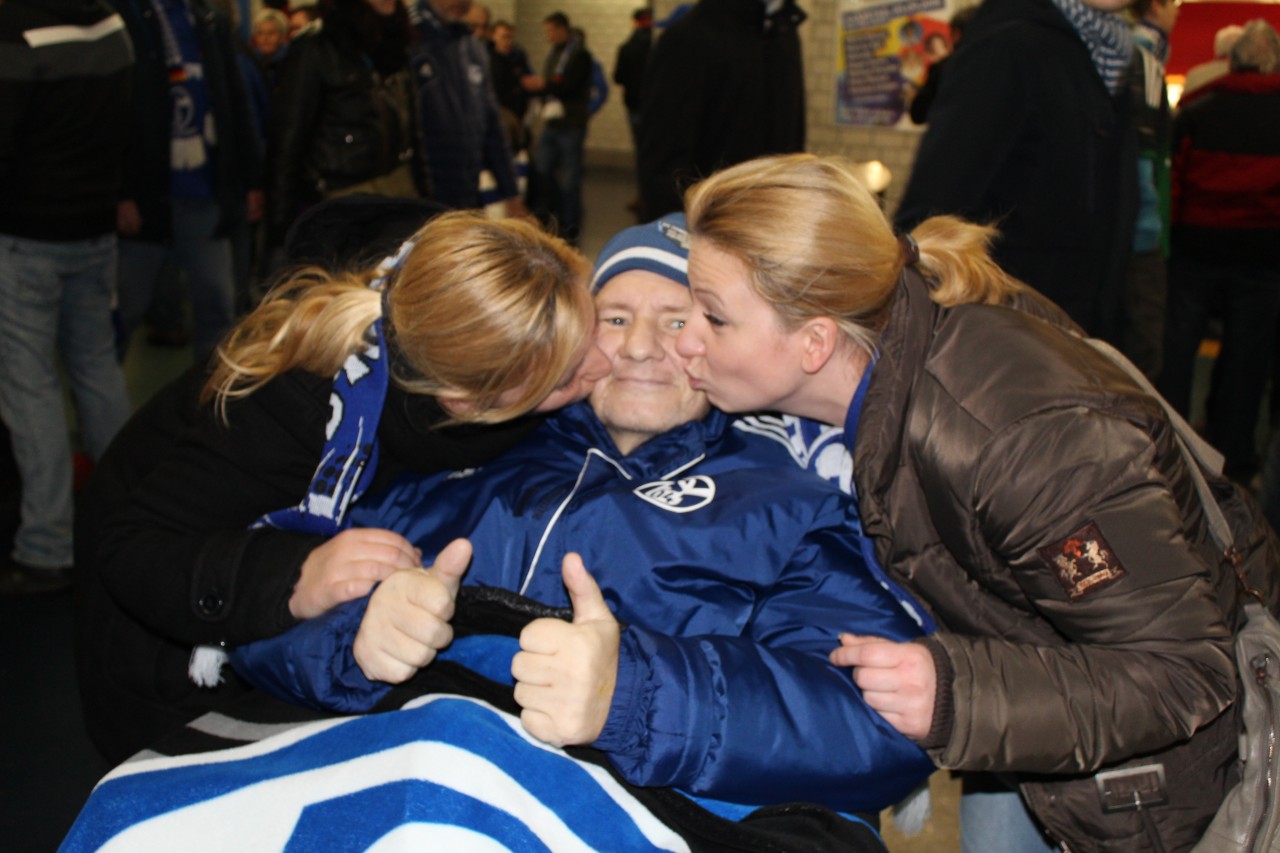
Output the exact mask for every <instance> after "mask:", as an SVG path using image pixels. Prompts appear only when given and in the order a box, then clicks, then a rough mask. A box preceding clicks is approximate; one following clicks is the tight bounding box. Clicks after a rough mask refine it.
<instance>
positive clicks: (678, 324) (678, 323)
mask: <svg viewBox="0 0 1280 853" xmlns="http://www.w3.org/2000/svg"><path fill="white" fill-rule="evenodd" d="M686 322H688V321H687V320H672V321H671V328H673V329H683V328H684V324H685V323H686Z"/></svg>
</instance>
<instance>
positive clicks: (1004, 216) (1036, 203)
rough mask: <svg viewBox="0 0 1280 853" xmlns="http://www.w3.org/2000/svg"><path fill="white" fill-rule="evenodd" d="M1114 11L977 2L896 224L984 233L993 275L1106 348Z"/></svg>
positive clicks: (1129, 229)
mask: <svg viewBox="0 0 1280 853" xmlns="http://www.w3.org/2000/svg"><path fill="white" fill-rule="evenodd" d="M1125 5H1126V3H1125V0H986V2H984V3H983V4H982V6H981V7H980V8H979V9H978V12H977V13H976V14H975V16H974V18H973V21H972V23H971V24H970V26H969V28H968V29H966V31H965V39H964V43H963V44H962V45H961V46H960V48H959V49H958V50H956V52H955V54H954V57H953V59H952V60H951V61H949V63H948V66H947V80H946V81H945V82H944V84H943V85H942V87H941V90H940V91H939V92H938V96H937V100H936V102H935V103H934V105H933V108H932V110H931V111H930V114H929V128H928V130H927V131H926V133H925V135H924V137H923V139H922V140H921V142H920V148H919V151H918V154H917V159H916V164H915V167H914V169H913V171H912V174H911V177H910V180H909V183H908V185H907V188H906V191H905V193H904V196H903V199H902V202H901V204H900V206H899V208H898V212H897V216H896V224H897V226H898V227H899V228H900V229H905V230H910V229H911V228H913V227H915V225H917V224H919V223H920V222H921V221H923V220H924V219H926V218H928V217H929V216H931V215H935V214H940V213H949V214H954V215H957V216H961V217H963V218H965V219H968V220H970V221H976V222H985V223H991V224H993V225H996V226H997V227H998V228H999V229H1000V232H1001V237H1000V239H999V240H998V241H997V242H996V245H995V246H994V255H995V258H996V260H997V262H998V263H999V264H1000V266H1001V267H1002V268H1003V269H1005V270H1006V271H1007V272H1009V273H1010V274H1012V275H1014V276H1016V277H1018V278H1019V279H1021V280H1023V281H1025V282H1026V283H1027V284H1029V285H1031V286H1032V287H1034V288H1035V289H1036V290H1039V291H1040V292H1041V293H1042V294H1044V295H1045V296H1047V297H1049V298H1050V299H1051V300H1053V301H1054V302H1056V303H1058V305H1059V306H1061V307H1062V308H1063V309H1064V310H1065V311H1066V312H1067V313H1068V314H1069V315H1070V316H1071V318H1072V319H1073V320H1075V321H1076V322H1077V323H1078V324H1079V325H1080V326H1082V327H1083V328H1084V329H1085V330H1086V331H1087V332H1089V333H1090V334H1092V335H1095V336H1098V337H1102V338H1105V339H1108V340H1112V341H1115V340H1116V339H1117V338H1118V335H1119V329H1118V326H1119V322H1120V299H1121V294H1122V286H1123V281H1124V271H1125V264H1126V263H1127V262H1128V258H1129V254H1130V250H1131V247H1132V242H1133V230H1134V222H1135V217H1136V211H1137V137H1136V132H1135V130H1134V127H1133V123H1132V116H1131V105H1130V104H1129V102H1128V99H1127V96H1126V90H1125V86H1124V80H1125V71H1126V68H1127V67H1128V64H1129V61H1130V57H1131V54H1132V50H1133V38H1132V33H1131V32H1130V30H1129V27H1128V24H1127V23H1126V21H1125V20H1124V18H1122V17H1121V15H1120V14H1118V11H1119V10H1120V9H1122V8H1124V6H1125Z"/></svg>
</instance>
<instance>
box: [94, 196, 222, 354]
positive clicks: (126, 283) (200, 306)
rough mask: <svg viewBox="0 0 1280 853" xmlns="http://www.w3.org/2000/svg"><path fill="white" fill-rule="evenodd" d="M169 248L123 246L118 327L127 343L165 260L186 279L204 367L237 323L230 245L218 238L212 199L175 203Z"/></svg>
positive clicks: (123, 243) (124, 243)
mask: <svg viewBox="0 0 1280 853" xmlns="http://www.w3.org/2000/svg"><path fill="white" fill-rule="evenodd" d="M172 208H173V223H172V226H173V236H172V239H171V241H170V243H169V245H164V244H162V243H149V242H146V241H144V240H121V241H120V323H121V326H122V329H123V334H124V337H125V341H126V342H127V341H128V339H129V338H130V337H132V335H133V333H134V332H135V331H136V330H137V328H138V326H139V325H140V324H141V323H142V318H143V317H144V316H146V313H147V308H148V306H150V305H151V300H152V297H153V296H154V295H155V291H156V282H157V281H158V280H159V278H160V270H161V267H162V266H163V265H164V262H165V260H166V259H168V260H170V261H172V262H173V264H174V265H175V266H177V267H178V268H179V269H180V270H182V272H184V273H186V276H187V285H188V287H189V288H190V292H191V313H192V319H193V323H194V326H195V328H194V329H193V330H192V335H191V346H192V351H193V352H194V353H195V357H196V360H197V361H203V360H204V359H205V358H207V357H208V356H209V353H210V352H212V351H213V348H214V346H215V345H216V344H217V343H218V341H219V340H220V339H221V338H222V336H223V335H224V334H225V333H226V332H227V330H228V329H230V328H231V325H232V323H234V322H235V283H234V282H235V278H234V274H233V272H232V261H231V241H230V240H229V239H228V238H226V237H218V236H215V235H216V234H217V230H218V223H219V221H220V220H221V218H222V215H221V212H220V210H219V208H218V204H217V202H215V201H213V200H212V199H189V198H175V199H173V200H172Z"/></svg>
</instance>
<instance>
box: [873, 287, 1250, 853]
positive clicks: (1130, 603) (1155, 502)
mask: <svg viewBox="0 0 1280 853" xmlns="http://www.w3.org/2000/svg"><path fill="white" fill-rule="evenodd" d="M1022 301H1024V302H1026V304H1023V305H1019V306H1018V307H1019V308H1021V309H1022V310H1015V309H1014V308H1012V307H997V306H976V305H966V306H959V307H955V308H942V307H940V306H938V305H936V304H934V303H933V302H931V301H930V299H929V295H928V291H927V286H926V284H925V283H924V281H923V280H922V279H920V278H919V277H918V276H916V275H915V274H914V273H913V272H908V274H907V276H906V277H905V279H904V282H903V284H901V285H900V286H899V289H898V293H897V295H896V301H895V304H894V307H893V310H892V313H891V318H890V321H889V324H888V327H887V328H886V330H885V332H884V334H883V337H882V340H881V355H880V358H879V361H878V362H877V364H876V366H875V368H874V371H873V373H872V378H871V381H870V385H869V388H868V393H867V398H866V402H865V404H864V407H863V410H862V417H861V420H860V422H859V424H858V433H857V438H856V442H855V448H854V477H855V481H856V484H857V489H858V495H859V500H860V503H861V509H862V514H863V519H864V524H865V526H866V529H867V531H868V533H870V534H871V535H872V536H874V537H875V542H876V551H877V554H878V556H879V558H880V560H881V561H882V564H883V565H885V566H886V567H888V568H889V569H890V570H891V571H892V572H893V574H894V575H895V576H896V577H897V578H898V579H899V580H900V581H901V582H902V583H904V584H905V585H906V586H907V587H909V588H910V589H911V590H912V591H913V592H914V593H915V594H916V595H918V596H919V597H920V598H921V599H922V600H923V601H924V602H925V603H926V605H927V606H928V607H929V608H930V609H931V610H932V612H933V614H934V615H935V617H936V618H937V619H938V621H939V623H940V624H941V625H942V626H944V628H943V630H942V631H940V632H939V633H938V634H937V635H935V637H934V638H933V639H931V640H929V641H928V642H930V643H931V644H932V650H933V651H934V654H935V659H937V660H938V661H939V662H940V663H941V665H942V666H941V669H940V675H941V678H940V684H939V700H938V711H937V714H936V716H935V725H934V732H932V733H931V735H930V740H931V741H934V742H933V743H926V744H925V745H926V746H931V747H936V748H932V749H931V750H930V752H931V755H932V756H933V758H934V760H935V762H937V764H938V765H939V766H941V767H947V768H956V769H964V770H973V771H987V772H996V773H1003V774H1009V775H1010V776H1011V777H1012V778H1014V779H1016V781H1018V782H1020V783H1021V785H1022V791H1023V794H1024V796H1025V797H1026V798H1027V800H1028V802H1029V803H1030V804H1031V806H1032V809H1033V810H1034V811H1035V813H1036V814H1037V816H1038V817H1039V818H1040V820H1041V821H1042V822H1043V823H1044V825H1045V826H1046V827H1047V828H1048V830H1049V831H1050V833H1051V834H1052V835H1054V836H1055V837H1057V838H1058V839H1060V840H1065V841H1066V842H1067V843H1068V846H1069V849H1070V850H1072V851H1097V852H1098V853H1101V851H1108V853H1109V851H1135V850H1149V849H1159V848H1157V847H1156V845H1155V842H1154V841H1153V838H1152V834H1153V833H1158V834H1159V836H1160V839H1161V841H1160V843H1161V844H1162V845H1163V848H1164V849H1165V850H1169V851H1174V850H1185V849H1189V848H1190V847H1191V846H1192V845H1193V844H1194V843H1195V841H1196V840H1197V839H1198V838H1199V836H1200V834H1201V832H1202V831H1203V828H1204V826H1205V825H1206V824H1207V822H1208V820H1209V818H1210V817H1211V816H1212V814H1213V812H1214V811H1215V810H1216V808H1217V805H1218V803H1219V802H1220V801H1221V799H1222V796H1223V794H1224V793H1225V791H1226V790H1227V789H1228V788H1229V787H1230V785H1231V784H1234V782H1235V781H1236V778H1237V776H1236V774H1237V770H1236V764H1235V756H1236V726H1237V721H1236V714H1235V708H1234V706H1233V700H1234V698H1235V695H1236V689H1237V681H1236V668H1235V665H1234V663H1233V660H1232V656H1231V637H1232V632H1233V630H1234V627H1235V624H1236V621H1237V620H1238V619H1239V616H1238V613H1239V605H1238V601H1237V592H1236V585H1235V582H1234V578H1233V577H1230V576H1228V575H1227V574H1226V573H1225V572H1224V571H1223V570H1222V569H1221V568H1220V565H1219V564H1220V560H1219V559H1218V551H1217V548H1216V547H1215V546H1214V545H1213V544H1212V542H1211V540H1210V539H1209V535H1208V530H1207V527H1206V525H1205V524H1204V523H1203V520H1202V513H1201V510H1200V506H1199V502H1198V499H1197V497H1196V493H1195V489H1194V486H1193V484H1192V482H1191V480H1190V478H1189V475H1188V471H1187V468H1186V466H1185V463H1184V461H1183V458H1182V456H1181V455H1180V453H1179V450H1178V449H1177V445H1176V443H1175V441H1174V431H1173V428H1172V426H1171V425H1170V424H1169V422H1168V421H1167V419H1166V417H1165V415H1164V412H1163V409H1162V408H1161V407H1160V405H1159V403H1158V401H1155V400H1153V399H1151V398H1149V397H1147V396H1145V395H1144V394H1143V393H1142V392H1141V391H1140V390H1139V389H1138V388H1137V387H1136V386H1135V385H1134V384H1133V383H1132V381H1131V380H1130V379H1129V378H1128V377H1127V376H1126V375H1125V374H1124V373H1123V372H1122V371H1121V370H1120V369H1119V368H1118V367H1116V366H1115V365H1114V364H1112V363H1111V362H1110V361H1109V360H1108V359H1107V358H1106V357H1105V356H1103V355H1102V354H1100V353H1098V352H1096V351H1095V350H1093V349H1092V348H1091V347H1090V346H1089V345H1088V344H1087V343H1085V342H1084V341H1082V340H1081V339H1080V338H1079V337H1078V336H1077V335H1076V334H1075V333H1074V332H1073V331H1071V330H1069V329H1068V328H1065V327H1066V326H1069V325H1070V321H1068V320H1065V316H1064V315H1061V314H1060V313H1059V312H1056V310H1055V309H1054V308H1053V306H1052V305H1050V304H1048V303H1046V302H1044V301H1043V300H1039V299H1038V298H1037V297H1035V295H1034V294H1029V295H1028V299H1027V300H1022ZM1035 315H1039V316H1035ZM1224 613H1225V614H1229V615H1228V616H1224ZM948 670H949V671H948ZM1224 712H1226V713H1224ZM1144 764H1161V765H1163V767H1164V773H1165V781H1166V787H1167V793H1168V797H1169V803H1168V805H1165V806H1155V807H1151V808H1148V809H1144V810H1142V811H1140V812H1139V811H1119V812H1114V813H1104V810H1103V807H1102V800H1101V798H1100V795H1099V793H1098V790H1097V787H1096V784H1095V780H1094V778H1093V777H1094V774H1095V773H1096V772H1097V771H1099V770H1112V769H1115V768H1117V767H1119V766H1129V765H1144Z"/></svg>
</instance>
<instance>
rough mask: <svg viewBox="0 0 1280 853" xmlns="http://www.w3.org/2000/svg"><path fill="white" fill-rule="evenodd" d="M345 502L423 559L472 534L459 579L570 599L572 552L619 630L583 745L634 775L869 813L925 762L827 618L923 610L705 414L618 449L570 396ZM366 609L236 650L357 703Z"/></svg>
mask: <svg viewBox="0 0 1280 853" xmlns="http://www.w3.org/2000/svg"><path fill="white" fill-rule="evenodd" d="M350 517H351V522H352V524H353V525H354V526H370V527H373V526H376V527H385V528H388V529H391V530H394V531H397V532H398V533H401V534H402V535H404V536H405V537H407V538H408V539H409V540H410V541H411V542H413V543H414V544H415V545H417V546H418V547H420V548H421V549H422V551H423V553H426V554H434V553H437V552H438V551H439V550H440V549H441V548H443V547H444V545H445V544H447V543H448V542H449V541H450V540H451V539H453V538H454V537H456V536H458V535H462V534H464V533H466V532H467V531H470V539H471V541H472V544H473V546H474V549H475V557H474V559H473V562H472V565H471V568H470V570H469V571H468V573H467V575H466V576H465V578H464V580H463V583H464V584H477V585H489V586H500V587H504V588H507V589H512V590H517V591H519V592H522V593H523V594H525V595H526V596H528V597H530V598H533V599H535V600H538V601H541V602H544V603H546V604H549V605H552V606H557V607H558V606H567V605H568V604H569V599H568V595H567V593H566V592H565V590H564V587H563V584H562V582H561V577H560V562H561V558H562V557H563V556H564V555H565V554H566V553H568V552H569V551H577V552H578V553H580V554H581V555H582V557H583V560H584V561H585V563H586V566H587V569H588V570H589V571H590V572H591V573H592V575H593V576H594V577H595V579H596V581H597V582H598V583H599V584H600V587H601V590H602V591H603V593H604V597H605V600H606V601H607V602H608V603H609V606H610V607H611V608H612V609H613V611H614V613H615V615H616V616H617V618H618V619H619V621H620V622H622V623H623V625H624V629H623V631H622V637H621V647H620V650H619V665H618V680H617V687H616V690H615V693H614V697H613V703H612V706H611V708H610V711H609V717H608V721H607V723H606V725H605V728H604V731H603V733H602V734H601V736H600V738H599V739H598V740H597V741H596V742H595V743H594V744H592V746H594V747H596V748H598V749H600V750H603V751H604V752H605V753H607V754H608V756H609V757H610V760H611V761H612V762H613V763H614V765H615V766H616V767H617V769H618V770H619V771H620V772H621V773H622V775H623V776H624V777H625V778H626V779H627V780H628V781H630V782H632V783H634V784H637V785H657V786H674V787H677V788H680V789H683V790H685V791H688V792H691V793H694V794H699V795H702V796H705V797H711V798H715V799H718V800H725V801H729V802H733V803H743V804H752V805H765V804H771V803H780V802H791V801H808V802H816V803H822V804H824V805H827V806H829V807H831V808H834V809H837V810H840V811H863V812H865V811H875V810H879V809H881V808H883V807H885V806H888V805H890V804H892V803H895V802H897V801H898V800H900V799H901V798H902V797H903V796H904V795H905V794H907V793H908V792H909V791H910V790H911V789H912V788H914V787H915V785H916V784H917V783H919V782H920V781H921V780H922V779H924V778H925V777H926V776H927V775H928V774H929V773H930V772H931V771H932V769H933V765H932V764H931V763H930V762H929V761H928V759H927V758H926V757H925V755H924V753H923V752H922V751H921V750H920V749H919V748H918V747H916V746H915V744H914V743H912V742H911V741H910V740H908V739H907V738H904V737H903V736H902V735H900V734H898V732H896V731H895V730H894V729H893V728H892V727H891V726H890V725H888V724H887V723H886V722H885V721H884V719H883V718H882V717H881V716H880V715H879V714H877V713H876V712H875V711H873V710H871V709H870V708H869V707H867V705H866V704H865V703H864V702H863V700H862V697H861V694H860V693H859V691H858V690H857V688H856V687H855V686H854V684H853V682H852V679H851V678H850V675H849V671H848V670H847V669H845V670H842V669H837V668H835V667H833V666H831V665H830V664H829V663H828V662H827V658H826V656H827V653H828V652H829V651H830V650H831V649H832V648H833V647H834V646H835V645H836V643H837V640H836V635H837V634H838V633H839V632H840V631H851V632H856V633H861V634H875V635H879V636H883V637H890V638H894V639H910V638H912V637H916V636H919V635H920V633H921V625H920V624H919V623H920V622H924V623H925V628H926V629H928V630H931V629H932V624H931V623H928V620H927V617H924V616H916V615H914V614H916V613H917V612H919V608H918V607H917V606H916V605H915V604H914V602H912V601H911V600H910V599H909V598H908V597H907V595H906V594H905V593H904V592H902V591H901V590H900V589H899V588H898V587H896V586H895V585H894V584H893V583H892V582H891V581H889V580H888V579H887V577H886V576H885V575H884V573H883V572H882V571H881V570H880V569H879V567H878V566H876V565H874V564H869V563H868V561H867V558H866V556H864V554H865V553H867V552H864V551H863V541H864V540H863V537H862V536H861V534H860V531H859V523H858V520H857V516H856V512H855V509H854V506H853V503H852V501H851V500H850V498H849V497H848V496H847V495H845V494H844V493H842V492H841V491H840V490H839V489H838V488H836V487H835V486H833V485H831V484H829V483H827V482H825V481H823V480H821V479H819V478H818V477H816V476H814V475H813V474H811V473H809V472H807V471H804V470H802V469H801V468H800V467H798V466H797V465H796V463H795V462H794V461H793V460H792V458H791V456H790V455H789V452H788V449H787V448H786V447H785V446H784V445H783V444H782V443H781V442H780V441H779V440H778V439H776V438H770V437H768V436H766V435H764V434H761V433H760V432H759V431H748V430H747V429H741V428H735V426H734V425H732V424H731V423H730V421H729V418H728V417H726V416H725V415H724V414H722V413H720V412H712V413H711V414H710V415H708V416H707V417H706V418H704V419H703V420H702V421H697V422H693V423H688V424H685V425H683V426H681V427H678V428H677V429H675V430H673V431H671V432H669V433H667V434H665V435H663V436H660V437H658V438H655V439H652V440H651V441H649V442H647V443H645V444H643V445H641V446H640V447H639V448H637V449H636V450H635V451H634V452H633V453H632V454H631V455H629V456H623V455H621V454H620V453H619V452H618V450H617V449H616V447H615V446H614V444H613V441H612V440H611V439H610V437H609V436H608V434H607V433H606V432H605V430H604V427H603V426H602V425H601V424H600V422H599V420H598V419H597V418H596V416H595V414H594V413H593V412H592V411H591V409H590V407H589V406H588V405H587V404H585V403H579V404H577V405H575V406H572V407H569V408H568V409H565V410H562V411H561V412H560V413H558V414H557V415H555V416H553V417H551V418H549V419H548V420H547V422H546V423H545V424H544V425H543V426H541V427H540V428H539V429H538V430H537V431H536V432H534V433H533V434H532V435H531V436H530V438H529V439H527V440H526V441H525V442H524V443H522V444H521V445H520V446H518V447H516V448H515V449H514V450H512V451H511V452H509V453H507V454H505V455H504V456H502V457H500V458H499V459H497V460H495V461H493V462H491V463H489V464H488V465H486V466H485V467H484V468H482V469H472V470H468V471H462V472H455V473H451V474H444V475H436V476H432V477H426V478H416V479H404V480H401V481H400V482H399V483H398V484H397V485H396V486H394V487H393V488H391V489H390V490H389V491H387V492H385V493H383V494H382V495H380V496H379V495H373V496H369V497H366V498H365V499H363V500H362V501H361V502H360V504H359V506H357V507H355V508H353V509H352V511H351V513H350ZM366 603H367V599H365V600H361V601H358V602H350V603H348V604H347V605H343V606H342V607H339V608H336V609H335V610H334V611H331V612H330V613H329V614H326V616H323V617H320V618H319V619H314V620H311V621H310V622H307V623H303V624H302V625H299V626H298V627H296V628H295V629H293V630H292V631H290V632H288V633H286V634H283V635H281V636H279V637H276V638H273V639H271V640H265V641H262V642H259V643H254V644H252V645H250V646H246V647H242V648H241V649H238V650H237V651H236V652H235V653H234V654H233V655H232V660H233V663H234V664H235V666H236V669H237V671H239V672H240V673H241V674H242V675H244V676H245V677H246V678H248V679H249V680H250V681H252V682H254V683H255V684H256V685H257V686H259V687H261V688H262V689H265V690H267V691H268V692H271V693H273V694H275V695H278V696H282V697H283V698H287V699H291V700H292V701H299V700H302V701H304V702H306V703H307V704H311V705H315V706H318V707H324V708H330V709H336V710H343V711H362V710H367V709H369V708H371V707H372V706H373V705H374V704H375V703H376V702H377V700H378V699H379V698H381V697H382V696H383V695H384V694H385V693H386V692H387V690H389V686H388V685H385V684H377V683H373V682H370V681H368V680H367V679H365V678H364V676H363V674H362V673H361V672H360V671H359V668H358V667H357V666H356V664H355V661H354V659H353V657H352V654H351V645H352V643H353V641H354V638H355V633H356V631H357V629H358V628H359V624H360V618H361V616H362V615H363V611H364V607H365V604H366ZM468 639H471V638H468ZM462 642H464V641H460V642H456V643H455V644H454V646H455V647H457V646H459V645H461V644H462ZM512 642H513V643H514V641H512ZM513 650H514V649H513ZM451 651H452V649H451ZM506 666H507V661H506V660H505V659H504V660H503V661H501V662H500V663H496V664H493V665H492V666H491V667H490V668H491V669H505V668H506ZM477 668H478V667H477ZM486 674H489V673H486ZM491 677H492V676H491ZM505 679H506V680H507V681H508V682H509V681H510V674H509V671H508V672H506V674H505Z"/></svg>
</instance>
